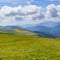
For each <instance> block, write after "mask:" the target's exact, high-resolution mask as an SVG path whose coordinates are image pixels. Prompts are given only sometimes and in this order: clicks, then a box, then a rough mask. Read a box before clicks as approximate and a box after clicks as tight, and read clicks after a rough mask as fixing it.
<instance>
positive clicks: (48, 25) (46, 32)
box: [0, 21, 60, 38]
mask: <svg viewBox="0 0 60 60" xmlns="http://www.w3.org/2000/svg"><path fill="white" fill-rule="evenodd" d="M0 33H11V34H25V35H38V36H41V37H47V38H59V37H60V22H51V21H48V22H43V23H40V24H36V25H27V26H26V27H24V28H23V27H19V26H0Z"/></svg>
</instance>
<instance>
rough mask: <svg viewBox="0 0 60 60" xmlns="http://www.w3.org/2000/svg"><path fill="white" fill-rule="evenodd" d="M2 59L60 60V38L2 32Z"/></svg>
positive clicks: (0, 41)
mask: <svg viewBox="0 0 60 60" xmlns="http://www.w3.org/2000/svg"><path fill="white" fill-rule="evenodd" d="M0 60H60V39H59V38H56V39H52V38H43V37H38V36H29V35H20V34H0Z"/></svg>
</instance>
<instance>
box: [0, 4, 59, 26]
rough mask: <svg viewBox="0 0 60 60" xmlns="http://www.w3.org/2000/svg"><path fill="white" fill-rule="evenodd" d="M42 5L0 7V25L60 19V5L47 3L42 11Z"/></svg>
mask: <svg viewBox="0 0 60 60" xmlns="http://www.w3.org/2000/svg"><path fill="white" fill-rule="evenodd" d="M42 9H43V10H44V8H42V7H38V6H36V5H27V6H18V7H9V6H4V7H2V8H1V9H0V25H2V26H6V25H19V26H21V25H22V26H24V25H28V24H34V25H35V24H38V23H42V22H45V21H60V5H54V4H51V5H48V6H47V7H46V11H45V12H43V11H42Z"/></svg>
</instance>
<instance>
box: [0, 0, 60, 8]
mask: <svg viewBox="0 0 60 60" xmlns="http://www.w3.org/2000/svg"><path fill="white" fill-rule="evenodd" d="M27 1H29V2H30V4H33V5H37V6H42V7H46V6H47V5H49V4H55V5H59V4H60V0H0V7H2V6H4V5H8V6H12V7H15V6H18V5H22V6H25V5H27V4H28V3H27Z"/></svg>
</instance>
